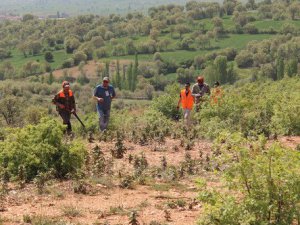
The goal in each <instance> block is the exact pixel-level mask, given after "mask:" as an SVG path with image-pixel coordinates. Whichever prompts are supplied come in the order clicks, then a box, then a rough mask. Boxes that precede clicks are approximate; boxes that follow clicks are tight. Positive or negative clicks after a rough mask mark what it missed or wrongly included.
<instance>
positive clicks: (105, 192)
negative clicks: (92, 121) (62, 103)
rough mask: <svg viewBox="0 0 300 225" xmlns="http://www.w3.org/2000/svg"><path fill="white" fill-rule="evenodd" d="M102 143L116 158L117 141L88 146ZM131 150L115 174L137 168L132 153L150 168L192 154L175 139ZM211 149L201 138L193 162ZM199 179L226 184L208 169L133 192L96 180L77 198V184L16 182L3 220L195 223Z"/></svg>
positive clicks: (288, 140) (299, 140)
mask: <svg viewBox="0 0 300 225" xmlns="http://www.w3.org/2000/svg"><path fill="white" fill-rule="evenodd" d="M278 141H279V142H280V143H282V144H283V145H285V146H287V147H290V148H294V149H295V148H296V147H297V146H298V145H299V144H300V137H280V138H278ZM96 145H98V146H99V147H100V148H101V150H102V151H103V153H104V154H105V157H107V158H109V157H110V155H111V152H110V151H111V149H112V148H113V146H114V143H104V142H100V143H99V142H98V143H89V144H88V148H89V149H93V148H94V147H95V146H96ZM125 146H126V147H127V149H128V151H127V154H126V156H125V157H124V158H123V159H117V160H115V161H114V166H113V170H114V171H118V173H122V174H126V173H128V172H129V171H132V170H133V168H132V165H131V164H129V162H128V161H129V160H128V157H129V155H133V156H135V155H137V156H140V155H141V153H144V154H145V157H146V159H147V161H148V163H149V166H150V167H153V166H157V167H159V166H161V161H162V157H163V156H165V157H166V159H167V163H168V165H175V166H176V165H179V164H180V163H181V162H182V161H184V159H185V154H186V152H187V151H186V150H184V148H183V147H180V141H179V140H174V139H167V140H166V143H165V144H162V145H158V144H155V143H153V144H151V145H147V146H140V145H135V144H133V143H130V142H125ZM174 146H177V147H176V148H175V147H174ZM211 146H212V143H210V142H209V141H204V140H200V141H198V142H197V143H195V146H194V147H193V149H192V150H190V151H188V152H189V153H190V155H191V156H192V158H193V159H200V154H199V153H200V152H202V153H203V156H202V157H205V156H206V155H209V154H210V152H211ZM199 174H200V175H199ZM199 176H205V177H206V178H207V179H208V180H210V185H219V184H220V183H219V181H218V178H217V177H215V176H214V175H213V174H209V173H208V172H206V171H202V172H201V171H200V173H198V175H197V176H189V177H185V178H184V179H182V180H180V181H178V182H174V183H170V182H165V181H164V180H162V179H158V178H156V179H154V180H151V182H150V183H147V184H146V185H137V184H136V185H135V186H134V188H133V189H122V188H120V186H119V183H120V181H119V180H118V178H116V177H115V176H114V179H110V177H106V178H101V179H102V180H97V179H96V178H94V179H92V178H91V179H90V180H89V185H90V186H89V188H90V190H91V191H90V192H89V193H88V194H75V193H74V191H73V184H74V181H61V182H58V181H51V182H50V183H48V184H47V186H46V192H45V193H43V194H38V191H37V189H36V187H35V185H34V184H28V185H27V186H26V188H25V189H19V188H17V187H16V186H15V184H10V186H9V194H8V195H7V196H6V197H5V198H4V199H2V206H3V209H4V210H3V211H2V212H0V218H1V219H2V220H3V221H4V222H3V223H4V224H8V225H10V224H26V223H24V221H26V218H27V217H28V216H29V217H31V218H32V217H34V216H37V217H40V218H42V220H43V219H44V220H46V219H47V218H51V219H52V218H55V219H57V220H59V221H64V222H68V223H69V224H110V225H118V224H122V225H125V224H129V214H130V212H132V211H137V212H138V221H139V223H140V224H141V225H142V224H145V225H146V224H147V225H149V224H150V223H151V222H152V221H156V222H159V223H160V224H169V225H194V224H196V221H197V219H198V218H199V216H200V215H201V203H200V202H198V201H197V186H196V184H195V179H196V178H197V177H199ZM179 202H180V203H181V204H180V205H179ZM174 203H175V204H174ZM176 204H177V205H176ZM167 214H169V216H170V218H169V219H167V216H166V215H167Z"/></svg>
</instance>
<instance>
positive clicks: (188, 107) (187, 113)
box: [177, 82, 194, 126]
mask: <svg viewBox="0 0 300 225" xmlns="http://www.w3.org/2000/svg"><path fill="white" fill-rule="evenodd" d="M190 86H191V84H190V83H189V82H187V83H186V84H185V89H183V90H181V92H180V98H179V101H178V105H177V109H179V107H180V104H181V107H182V110H183V118H184V121H185V124H186V125H187V126H190V123H191V112H192V110H193V106H194V97H193V95H192V92H191V90H190Z"/></svg>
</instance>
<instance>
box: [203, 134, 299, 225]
mask: <svg viewBox="0 0 300 225" xmlns="http://www.w3.org/2000/svg"><path fill="white" fill-rule="evenodd" d="M258 139H259V140H258V141H249V140H246V139H244V138H243V137H242V135H241V134H238V133H235V134H229V133H225V134H224V133H223V134H221V135H220V137H219V140H218V144H217V145H216V146H215V147H216V150H217V152H218V154H216V155H217V156H216V157H215V160H216V161H217V162H218V163H219V164H220V165H222V167H223V168H225V169H224V171H222V174H223V175H224V179H225V181H226V182H225V186H223V187H222V190H218V189H217V188H213V187H209V186H207V185H206V184H205V183H204V182H203V181H200V180H199V186H200V188H201V192H200V195H199V198H200V200H201V201H202V202H203V203H204V213H203V214H202V216H201V220H200V221H199V223H198V224H199V225H208V224H222V225H241V224H243V225H254V224H255V225H267V224H268V225H271V224H277V225H283V224H285V225H287V224H299V222H300V153H299V152H297V151H294V150H291V149H285V148H283V147H281V146H280V145H279V144H277V143H275V144H273V145H272V146H271V147H268V148H266V147H265V146H266V141H265V139H264V138H262V137H259V138H258Z"/></svg>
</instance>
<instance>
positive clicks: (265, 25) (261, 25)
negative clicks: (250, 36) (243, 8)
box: [252, 20, 300, 31]
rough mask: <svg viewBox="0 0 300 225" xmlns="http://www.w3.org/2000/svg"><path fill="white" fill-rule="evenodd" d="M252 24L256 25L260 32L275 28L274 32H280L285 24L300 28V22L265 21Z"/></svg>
mask: <svg viewBox="0 0 300 225" xmlns="http://www.w3.org/2000/svg"><path fill="white" fill-rule="evenodd" d="M252 24H254V25H255V27H257V28H258V29H259V30H262V29H270V28H273V29H274V30H276V31H279V30H280V29H281V28H282V26H283V25H284V24H292V25H295V26H296V27H298V28H300V20H280V21H276V20H263V21H255V22H253V23H252Z"/></svg>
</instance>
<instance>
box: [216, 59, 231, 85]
mask: <svg viewBox="0 0 300 225" xmlns="http://www.w3.org/2000/svg"><path fill="white" fill-rule="evenodd" d="M214 65H215V69H216V72H217V74H216V78H217V80H218V81H220V82H221V83H222V84H225V83H227V82H228V79H227V57H226V56H221V55H219V56H217V58H216V59H215V61H214Z"/></svg>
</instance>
